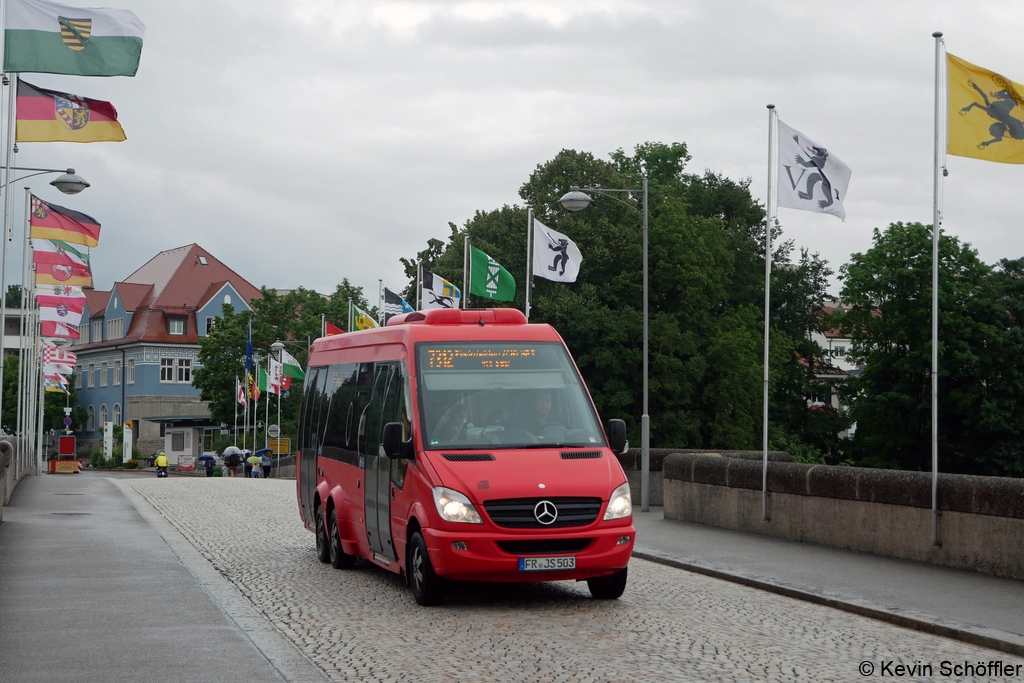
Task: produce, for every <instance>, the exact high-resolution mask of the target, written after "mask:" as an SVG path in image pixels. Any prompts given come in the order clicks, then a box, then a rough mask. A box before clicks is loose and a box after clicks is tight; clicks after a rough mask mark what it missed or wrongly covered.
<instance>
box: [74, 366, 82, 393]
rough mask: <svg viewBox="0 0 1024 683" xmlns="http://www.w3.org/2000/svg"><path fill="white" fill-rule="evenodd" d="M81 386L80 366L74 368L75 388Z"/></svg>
mask: <svg viewBox="0 0 1024 683" xmlns="http://www.w3.org/2000/svg"><path fill="white" fill-rule="evenodd" d="M81 388H82V366H81V365H79V366H78V367H77V368H75V389H81Z"/></svg>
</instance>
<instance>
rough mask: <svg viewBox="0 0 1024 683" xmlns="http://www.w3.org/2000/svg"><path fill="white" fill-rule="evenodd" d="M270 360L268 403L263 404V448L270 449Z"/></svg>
mask: <svg viewBox="0 0 1024 683" xmlns="http://www.w3.org/2000/svg"><path fill="white" fill-rule="evenodd" d="M269 425H270V358H267V401H266V403H264V404H263V447H264V448H270V430H269V429H267V427H268V426H269Z"/></svg>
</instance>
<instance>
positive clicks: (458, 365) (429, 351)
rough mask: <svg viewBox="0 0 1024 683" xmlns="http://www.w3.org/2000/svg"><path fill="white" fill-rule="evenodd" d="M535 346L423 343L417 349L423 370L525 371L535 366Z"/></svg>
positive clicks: (536, 365)
mask: <svg viewBox="0 0 1024 683" xmlns="http://www.w3.org/2000/svg"><path fill="white" fill-rule="evenodd" d="M537 347H538V345H536V344H531V345H528V346H510V345H507V344H498V345H494V346H470V345H465V346H443V347H442V346H426V347H424V348H422V349H421V355H420V362H421V363H422V364H423V369H424V370H515V369H519V370H528V369H535V368H537V367H538V364H537V362H536V361H537V351H538V348H537Z"/></svg>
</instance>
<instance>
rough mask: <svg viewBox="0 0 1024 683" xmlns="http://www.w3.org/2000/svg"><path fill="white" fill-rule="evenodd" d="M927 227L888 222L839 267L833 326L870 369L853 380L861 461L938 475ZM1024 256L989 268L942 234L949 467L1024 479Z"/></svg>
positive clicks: (943, 423) (943, 399) (944, 441)
mask: <svg viewBox="0 0 1024 683" xmlns="http://www.w3.org/2000/svg"><path fill="white" fill-rule="evenodd" d="M931 244H932V230H931V226H928V225H922V224H920V223H908V224H903V223H893V224H891V225H889V227H888V228H886V230H884V231H882V230H878V229H876V230H875V231H874V235H873V238H872V247H871V249H869V250H868V251H866V252H864V253H862V254H861V253H857V254H853V255H852V256H851V258H850V262H849V263H848V264H846V265H844V266H843V267H842V268H841V269H840V277H841V279H842V280H843V282H844V285H843V290H842V298H843V301H844V303H846V304H848V305H849V306H851V308H850V310H849V311H848V312H846V313H845V314H843V315H842V316H841V317H839V318H837V322H838V323H839V324H840V325H841V326H842V328H843V329H844V330H846V331H847V332H848V333H849V334H850V335H851V336H852V338H853V349H852V352H853V355H852V360H854V361H855V362H857V363H859V364H861V365H862V366H863V371H862V372H861V373H860V374H859V375H857V376H856V377H854V378H853V379H852V380H851V382H850V390H851V392H852V394H851V396H850V397H849V400H850V402H851V404H852V417H853V418H854V419H856V420H857V435H856V439H855V442H854V443H855V447H856V452H855V454H856V456H857V457H858V458H859V460H860V461H861V462H864V463H866V464H874V465H880V466H888V467H900V468H904V469H912V470H930V469H931V424H932V423H931V410H932V403H931V396H932V388H931V364H932V361H931V353H932V312H931V311H932V251H931ZM1022 295H1024V260H1020V259H1018V260H1016V261H1008V260H1005V259H1004V260H1003V261H1000V262H999V264H998V265H997V267H995V268H993V267H991V266H988V265H986V264H984V263H983V262H982V261H981V260H980V259H979V258H978V254H977V252H976V251H975V250H974V249H973V248H971V246H970V245H969V244H963V243H961V242H960V241H959V240H958V239H957V238H956V237H952V236H949V235H940V237H939V395H938V399H939V400H938V409H939V419H938V425H939V431H938V436H939V452H940V466H941V468H942V469H943V471H953V472H964V473H974V474H997V475H1015V476H1020V475H1022V474H1024V466H1022V465H1024V463H1022V459H1021V457H1020V453H1021V452H1022V447H1024V414H1022V412H1021V411H1020V408H1019V406H1020V405H1021V404H1022V400H1024V374H1022V373H1021V372H1020V370H1019V369H1018V367H1019V364H1018V363H1016V362H1014V360H1015V359H1018V358H1021V357H1022V352H1024V345H1022V344H1024V330H1022V328H1021V323H1022V321H1024V318H1022V317H1021V316H1022V314H1024V296H1022Z"/></svg>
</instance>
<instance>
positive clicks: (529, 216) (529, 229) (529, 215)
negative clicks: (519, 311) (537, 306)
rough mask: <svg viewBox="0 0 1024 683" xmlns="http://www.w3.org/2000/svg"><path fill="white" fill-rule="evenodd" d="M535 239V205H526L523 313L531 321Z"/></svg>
mask: <svg viewBox="0 0 1024 683" xmlns="http://www.w3.org/2000/svg"><path fill="white" fill-rule="evenodd" d="M532 240H533V207H532V206H528V207H526V305H525V306H524V307H523V313H525V314H526V322H530V283H531V281H532V280H533V268H532V264H531V261H532V254H533V252H532V250H531V247H532V246H533V244H532Z"/></svg>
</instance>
